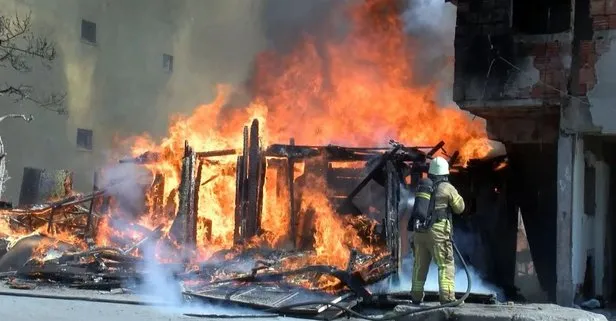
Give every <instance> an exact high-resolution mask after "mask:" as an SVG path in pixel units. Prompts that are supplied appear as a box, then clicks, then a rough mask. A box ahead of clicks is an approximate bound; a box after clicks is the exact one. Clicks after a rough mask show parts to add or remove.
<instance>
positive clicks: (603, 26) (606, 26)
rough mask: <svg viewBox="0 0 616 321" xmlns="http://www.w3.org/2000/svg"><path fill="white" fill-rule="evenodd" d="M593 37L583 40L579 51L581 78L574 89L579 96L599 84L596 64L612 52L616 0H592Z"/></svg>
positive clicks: (615, 27)
mask: <svg viewBox="0 0 616 321" xmlns="http://www.w3.org/2000/svg"><path fill="white" fill-rule="evenodd" d="M589 13H590V18H591V21H592V34H593V35H592V37H590V39H589V40H581V41H580V46H579V49H578V52H577V54H578V57H579V59H580V67H579V76H578V79H577V81H576V83H575V87H574V88H573V90H574V93H575V94H577V95H585V94H587V93H588V92H589V91H590V90H592V89H593V87H594V86H595V84H596V83H597V79H596V71H595V64H596V62H597V60H598V59H599V58H600V57H601V55H602V54H604V53H605V52H607V51H608V50H610V46H609V42H610V41H609V38H610V33H611V32H612V31H613V30H616V0H590V8H589Z"/></svg>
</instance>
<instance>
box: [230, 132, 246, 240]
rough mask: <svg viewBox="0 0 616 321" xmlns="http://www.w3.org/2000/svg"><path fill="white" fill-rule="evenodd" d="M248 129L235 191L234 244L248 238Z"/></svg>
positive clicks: (239, 162)
mask: <svg viewBox="0 0 616 321" xmlns="http://www.w3.org/2000/svg"><path fill="white" fill-rule="evenodd" d="M248 138H249V137H248V127H247V126H244V140H243V145H242V156H239V157H238V159H237V165H236V173H235V174H236V190H235V233H234V238H233V242H234V244H242V243H243V242H244V239H245V238H246V211H247V202H248V200H247V199H248V197H247V195H248V183H247V178H246V177H247V175H248V148H249V147H248V146H249V145H248V144H249V140H248Z"/></svg>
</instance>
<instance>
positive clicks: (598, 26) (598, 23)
mask: <svg viewBox="0 0 616 321" xmlns="http://www.w3.org/2000/svg"><path fill="white" fill-rule="evenodd" d="M608 27H609V22H608V18H607V16H594V17H593V18H592V28H593V29H594V30H606V29H607V28H608Z"/></svg>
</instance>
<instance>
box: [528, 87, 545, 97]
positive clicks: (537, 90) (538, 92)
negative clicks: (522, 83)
mask: <svg viewBox="0 0 616 321" xmlns="http://www.w3.org/2000/svg"><path fill="white" fill-rule="evenodd" d="M530 96H531V97H532V98H542V97H543V85H535V86H534V87H533V89H532V90H531V91H530Z"/></svg>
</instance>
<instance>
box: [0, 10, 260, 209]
mask: <svg viewBox="0 0 616 321" xmlns="http://www.w3.org/2000/svg"><path fill="white" fill-rule="evenodd" d="M265 2H267V1H258V2H255V3H253V4H252V5H246V2H245V1H244V0H225V1H200V0H131V1H125V0H0V7H1V8H2V9H0V13H1V14H2V15H8V16H14V15H15V14H17V15H20V16H22V17H23V16H24V15H25V14H27V13H28V12H30V13H31V19H32V24H33V29H32V31H33V32H35V33H36V34H37V35H42V36H47V37H48V39H50V40H51V41H53V42H55V44H56V49H57V59H56V61H54V62H53V64H52V65H51V68H45V67H42V66H41V64H40V63H39V62H38V61H33V64H32V66H33V70H32V72H30V73H26V74H18V73H13V72H11V71H10V69H8V68H6V69H3V71H2V74H1V75H0V78H1V79H0V82H2V83H4V82H8V83H11V84H18V83H24V84H28V85H31V86H33V87H34V88H35V89H36V90H37V94H39V95H46V94H49V93H52V92H66V93H67V98H66V102H65V108H66V109H67V110H68V115H66V116H64V115H57V114H55V113H53V112H49V111H47V110H44V109H42V108H40V107H37V106H35V105H34V104H31V103H29V102H22V103H20V104H15V103H14V101H13V100H12V99H10V98H7V97H0V102H1V104H2V106H3V113H11V112H20V113H26V114H33V115H34V118H35V121H33V122H32V123H29V124H25V123H24V122H22V121H18V120H6V121H4V122H3V123H2V124H1V126H0V135H1V136H2V138H3V141H4V144H5V148H6V152H7V166H8V171H9V175H10V176H11V179H10V180H9V181H8V182H7V191H6V193H5V194H4V195H3V196H2V197H3V199H4V200H8V201H13V202H14V203H17V201H18V197H19V186H20V185H21V181H22V173H23V168H24V167H34V168H44V169H68V170H71V171H73V172H74V181H75V184H74V185H75V186H76V189H78V190H81V191H87V190H89V189H90V188H91V185H90V184H91V183H90V182H91V179H92V175H93V174H92V173H93V171H94V169H96V168H97V167H99V166H101V165H103V163H104V162H105V161H106V160H107V159H108V157H107V156H109V155H108V154H109V152H110V150H111V147H112V144H113V143H114V137H116V136H119V137H126V136H130V135H137V134H141V133H144V132H148V133H149V134H151V135H153V136H155V137H156V136H162V135H164V134H165V133H166V129H167V127H168V120H169V117H170V115H172V114H174V113H185V114H188V113H190V111H191V110H192V109H194V108H195V107H196V106H197V105H199V104H202V103H205V102H209V101H211V99H212V98H213V97H214V89H215V84H216V83H221V82H224V83H230V84H238V83H240V82H242V81H244V80H245V79H246V77H247V75H248V73H249V70H250V68H251V63H252V59H253V57H254V55H255V53H256V52H259V51H261V50H263V48H264V45H265V43H266V41H265V40H264V34H265V32H264V31H263V30H264V27H262V26H261V25H260V17H261V16H262V15H263V12H262V11H263V6H262V4H263V3H265ZM115 142H117V140H115Z"/></svg>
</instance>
